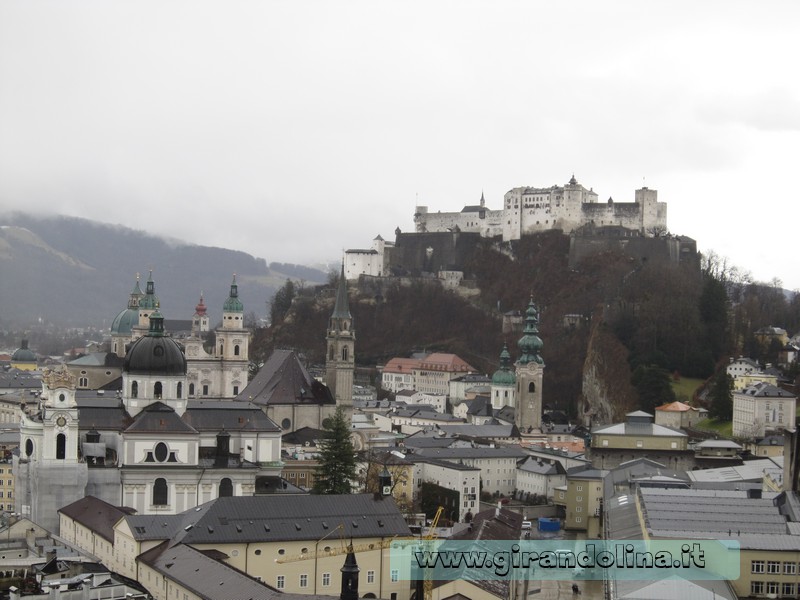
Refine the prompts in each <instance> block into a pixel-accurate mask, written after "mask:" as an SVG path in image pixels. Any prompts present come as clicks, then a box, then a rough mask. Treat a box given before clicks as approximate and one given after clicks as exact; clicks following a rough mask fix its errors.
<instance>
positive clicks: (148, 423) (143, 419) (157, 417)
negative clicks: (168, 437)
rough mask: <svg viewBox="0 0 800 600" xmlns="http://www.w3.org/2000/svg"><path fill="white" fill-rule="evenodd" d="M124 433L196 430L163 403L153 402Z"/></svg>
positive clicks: (192, 431) (193, 431)
mask: <svg viewBox="0 0 800 600" xmlns="http://www.w3.org/2000/svg"><path fill="white" fill-rule="evenodd" d="M125 433H172V434H176V433H177V434H187V433H197V430H196V429H195V428H194V427H192V426H191V425H189V424H188V423H185V422H184V421H183V420H182V419H181V418H180V417H179V416H178V413H176V412H175V411H174V410H173V409H172V407H171V406H167V405H166V404H164V403H163V402H153V403H152V404H150V405H149V406H147V407H145V409H144V410H143V411H142V412H140V413H139V414H138V415H136V417H134V419H133V424H131V425H130V426H129V427H128V428H127V429H126V430H125Z"/></svg>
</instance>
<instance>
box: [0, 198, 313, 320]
mask: <svg viewBox="0 0 800 600" xmlns="http://www.w3.org/2000/svg"><path fill="white" fill-rule="evenodd" d="M150 269H152V271H153V279H154V281H155V284H156V294H157V295H158V297H159V299H160V300H161V311H162V312H163V313H164V316H165V317H166V318H167V319H190V318H191V317H192V315H193V314H194V307H195V305H196V304H197V302H198V300H199V299H200V295H201V294H203V296H204V298H205V303H206V306H207V307H208V310H209V314H210V315H211V320H212V323H215V322H216V320H218V319H220V318H221V316H222V303H223V302H224V301H225V298H227V296H228V292H229V290H230V284H231V280H232V277H233V275H234V274H236V281H237V283H238V284H239V297H240V299H241V300H242V302H243V303H244V306H245V311H246V312H250V311H252V312H254V313H255V314H256V315H257V316H258V317H262V316H265V315H266V314H267V306H266V302H267V300H268V299H269V298H270V297H271V295H272V294H273V292H274V290H275V289H276V288H277V287H279V286H280V285H282V284H283V283H284V282H285V281H286V279H287V278H291V279H294V280H301V281H305V282H307V283H308V284H314V283H320V282H323V281H325V279H326V278H327V272H326V269H325V267H324V266H323V267H320V268H314V267H304V266H301V265H291V264H285V263H274V262H273V263H269V264H268V263H267V260H266V259H264V258H257V257H254V256H251V255H249V254H247V253H245V252H240V251H236V250H229V249H225V248H214V247H209V246H199V245H193V244H186V243H184V242H181V241H179V240H174V239H165V238H160V237H156V236H153V235H150V234H147V233H144V232H141V231H135V230H133V229H128V228H126V227H122V226H111V225H106V224H101V223H97V222H94V221H90V220H87V219H79V218H74V217H45V218H42V217H32V216H30V215H26V214H23V213H13V214H11V215H8V216H7V217H5V218H4V219H3V221H2V223H0V273H1V274H2V280H3V284H2V285H0V306H2V307H3V310H2V313H0V326H2V327H5V328H18V327H24V326H29V325H30V324H33V323H37V322H39V320H40V319H41V322H44V323H46V322H50V323H53V324H56V325H62V326H66V325H74V326H86V325H95V326H101V327H109V326H110V324H111V321H112V320H113V319H114V317H115V316H116V315H117V313H118V312H119V311H121V310H123V309H124V308H126V306H127V302H128V296H129V294H130V292H131V290H132V289H133V287H134V284H135V281H136V276H137V273H138V274H140V277H141V279H142V282H144V281H146V279H147V277H148V271H149V270H150ZM142 286H144V283H142Z"/></svg>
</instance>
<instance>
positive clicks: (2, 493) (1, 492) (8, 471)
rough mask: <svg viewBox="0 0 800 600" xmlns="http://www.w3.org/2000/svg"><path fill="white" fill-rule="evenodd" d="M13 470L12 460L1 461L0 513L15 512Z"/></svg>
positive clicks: (4, 459)
mask: <svg viewBox="0 0 800 600" xmlns="http://www.w3.org/2000/svg"><path fill="white" fill-rule="evenodd" d="M13 470H14V468H13V466H12V464H11V459H10V458H3V459H0V511H5V512H13V511H14V472H13Z"/></svg>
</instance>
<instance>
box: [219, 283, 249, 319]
mask: <svg viewBox="0 0 800 600" xmlns="http://www.w3.org/2000/svg"><path fill="white" fill-rule="evenodd" d="M222 310H223V311H224V312H244V305H243V304H242V302H241V300H239V286H238V285H236V275H234V276H233V282H232V283H231V293H230V295H229V296H228V299H227V300H225V304H223V305H222Z"/></svg>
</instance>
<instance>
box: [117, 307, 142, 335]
mask: <svg viewBox="0 0 800 600" xmlns="http://www.w3.org/2000/svg"><path fill="white" fill-rule="evenodd" d="M138 323H139V311H138V310H135V309H133V308H126V309H125V310H123V311H122V312H120V313H119V314H118V315H117V316H116V317H114V321H113V322H112V323H111V333H112V334H123V335H124V334H128V333H130V332H131V331H132V330H133V326H134V325H137V324H138Z"/></svg>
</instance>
